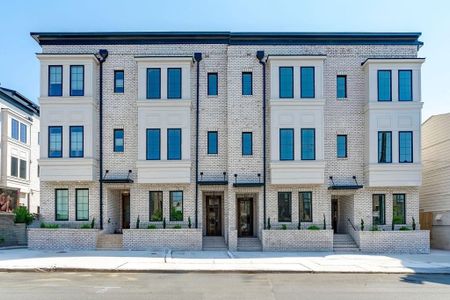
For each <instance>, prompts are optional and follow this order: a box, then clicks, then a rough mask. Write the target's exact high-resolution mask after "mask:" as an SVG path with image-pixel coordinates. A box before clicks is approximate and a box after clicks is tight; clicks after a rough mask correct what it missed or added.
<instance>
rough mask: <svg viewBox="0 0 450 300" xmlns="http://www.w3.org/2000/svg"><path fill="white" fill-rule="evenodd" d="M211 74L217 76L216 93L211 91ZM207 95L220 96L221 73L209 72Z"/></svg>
mask: <svg viewBox="0 0 450 300" xmlns="http://www.w3.org/2000/svg"><path fill="white" fill-rule="evenodd" d="M210 76H215V77H216V85H215V91H216V93H215V94H211V93H210V86H211V82H210ZM206 89H207V95H208V96H213V97H214V96H219V73H218V72H208V74H207V86H206Z"/></svg>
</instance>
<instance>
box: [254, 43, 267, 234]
mask: <svg viewBox="0 0 450 300" xmlns="http://www.w3.org/2000/svg"><path fill="white" fill-rule="evenodd" d="M256 58H257V59H258V60H259V63H260V64H261V65H262V72H263V105H262V109H263V111H262V114H263V174H264V175H263V176H264V177H263V218H264V229H266V198H267V195H266V194H267V191H266V190H267V187H266V172H267V164H266V61H265V60H264V51H262V50H260V51H257V52H256Z"/></svg>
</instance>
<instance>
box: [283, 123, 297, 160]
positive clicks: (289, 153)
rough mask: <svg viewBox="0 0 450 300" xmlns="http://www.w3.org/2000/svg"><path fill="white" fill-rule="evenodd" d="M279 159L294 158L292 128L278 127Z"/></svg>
mask: <svg viewBox="0 0 450 300" xmlns="http://www.w3.org/2000/svg"><path fill="white" fill-rule="evenodd" d="M280 160H294V129H291V128H290V129H285V128H283V129H280Z"/></svg>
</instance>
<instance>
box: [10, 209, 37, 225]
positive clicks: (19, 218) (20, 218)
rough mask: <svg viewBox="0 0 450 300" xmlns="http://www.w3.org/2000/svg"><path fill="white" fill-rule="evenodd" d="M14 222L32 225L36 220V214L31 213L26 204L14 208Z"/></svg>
mask: <svg viewBox="0 0 450 300" xmlns="http://www.w3.org/2000/svg"><path fill="white" fill-rule="evenodd" d="M13 212H14V215H15V216H14V222H15V223H25V224H27V225H30V224H31V222H33V220H34V216H33V215H32V214H30V212H29V211H28V209H27V208H26V207H25V206H19V207H16V208H15V209H14V211H13Z"/></svg>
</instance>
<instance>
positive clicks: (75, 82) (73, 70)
mask: <svg viewBox="0 0 450 300" xmlns="http://www.w3.org/2000/svg"><path fill="white" fill-rule="evenodd" d="M83 95H84V66H70V96H83Z"/></svg>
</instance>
